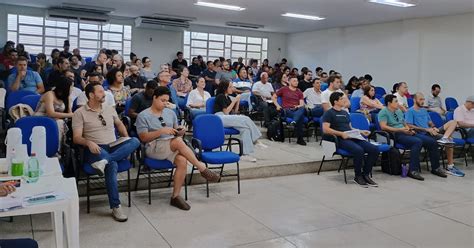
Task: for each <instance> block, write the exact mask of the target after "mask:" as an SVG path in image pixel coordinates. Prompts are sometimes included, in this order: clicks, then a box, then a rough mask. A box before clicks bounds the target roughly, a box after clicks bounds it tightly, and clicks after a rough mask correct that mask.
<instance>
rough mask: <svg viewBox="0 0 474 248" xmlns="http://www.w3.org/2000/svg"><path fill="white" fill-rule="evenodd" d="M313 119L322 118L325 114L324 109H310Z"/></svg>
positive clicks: (318, 107)
mask: <svg viewBox="0 0 474 248" xmlns="http://www.w3.org/2000/svg"><path fill="white" fill-rule="evenodd" d="M310 113H311V117H321V116H323V114H324V109H323V107H320V106H317V107H314V108H312V109H310Z"/></svg>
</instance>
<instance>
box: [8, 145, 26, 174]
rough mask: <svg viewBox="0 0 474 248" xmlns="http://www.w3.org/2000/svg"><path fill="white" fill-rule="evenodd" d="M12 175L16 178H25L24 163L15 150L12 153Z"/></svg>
mask: <svg viewBox="0 0 474 248" xmlns="http://www.w3.org/2000/svg"><path fill="white" fill-rule="evenodd" d="M10 175H11V176H14V177H20V176H23V161H22V160H21V159H19V158H18V157H17V156H16V153H15V151H14V150H13V151H12V160H11V167H10Z"/></svg>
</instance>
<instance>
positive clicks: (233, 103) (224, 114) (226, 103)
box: [214, 79, 267, 162]
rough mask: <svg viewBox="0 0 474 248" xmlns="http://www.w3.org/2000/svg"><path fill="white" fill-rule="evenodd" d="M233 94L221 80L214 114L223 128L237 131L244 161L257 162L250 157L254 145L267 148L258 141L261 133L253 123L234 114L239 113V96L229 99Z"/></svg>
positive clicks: (230, 87)
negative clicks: (219, 119) (220, 121)
mask: <svg viewBox="0 0 474 248" xmlns="http://www.w3.org/2000/svg"><path fill="white" fill-rule="evenodd" d="M233 93H234V87H232V85H231V84H230V81H229V80H228V79H222V80H221V82H220V83H219V85H218V86H217V91H216V94H217V96H216V100H215V104H214V113H215V114H216V115H218V116H219V117H220V118H221V120H222V123H223V124H224V127H231V128H235V129H237V130H239V132H240V139H241V142H242V146H243V154H244V155H245V156H244V159H246V160H248V161H251V162H257V159H256V158H255V157H253V156H252V154H253V153H254V145H255V146H259V147H262V148H266V147H267V146H266V145H264V144H262V143H261V142H259V141H258V139H259V138H260V137H261V136H262V133H260V130H259V129H258V127H257V126H256V125H255V123H254V122H253V121H252V120H251V119H250V118H249V117H248V116H245V115H237V114H236V113H238V111H239V103H240V95H237V96H236V97H234V98H233V99H231V98H230V95H231V94H233Z"/></svg>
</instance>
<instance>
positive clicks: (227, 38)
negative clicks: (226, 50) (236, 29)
mask: <svg viewBox="0 0 474 248" xmlns="http://www.w3.org/2000/svg"><path fill="white" fill-rule="evenodd" d="M230 44H231V38H230V35H226V36H225V47H230Z"/></svg>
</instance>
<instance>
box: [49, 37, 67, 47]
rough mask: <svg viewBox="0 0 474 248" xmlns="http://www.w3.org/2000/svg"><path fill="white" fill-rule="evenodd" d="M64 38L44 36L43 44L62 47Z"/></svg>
mask: <svg viewBox="0 0 474 248" xmlns="http://www.w3.org/2000/svg"><path fill="white" fill-rule="evenodd" d="M63 43H64V40H63V39H61V38H53V37H45V38H44V44H45V45H46V46H54V47H62V46H63Z"/></svg>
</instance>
